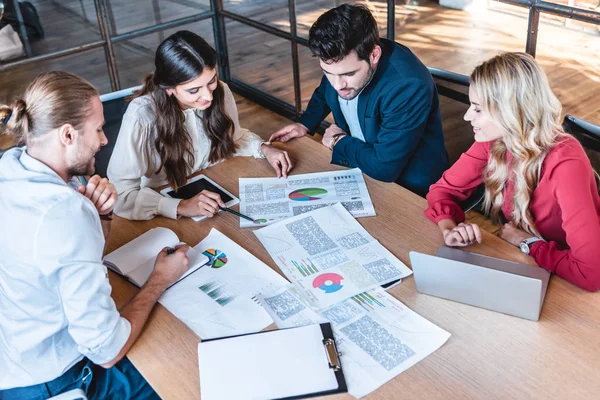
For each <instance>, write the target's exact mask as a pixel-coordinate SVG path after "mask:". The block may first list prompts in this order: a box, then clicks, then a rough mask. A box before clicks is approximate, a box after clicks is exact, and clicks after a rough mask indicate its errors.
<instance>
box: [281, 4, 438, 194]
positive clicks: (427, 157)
mask: <svg viewBox="0 0 600 400" xmlns="http://www.w3.org/2000/svg"><path fill="white" fill-rule="evenodd" d="M308 45H309V47H310V49H311V51H312V53H313V55H314V56H315V57H319V60H320V66H321V69H322V70H323V73H324V75H325V76H324V77H323V79H322V80H321V84H320V86H319V87H318V88H317V89H316V90H315V92H314V93H313V95H312V98H311V99H310V102H309V103H308V107H307V109H306V111H305V112H304V114H302V117H301V119H300V122H299V123H295V124H291V125H288V126H286V127H283V128H282V129H280V130H279V131H277V132H275V133H274V134H273V135H271V138H270V140H271V141H276V140H280V141H282V142H287V141H288V140H290V139H292V138H295V137H300V136H304V135H306V134H307V133H310V134H313V133H314V131H315V130H316V129H317V128H318V126H319V125H320V123H321V121H323V119H324V118H325V117H326V116H327V115H329V113H330V112H332V113H333V117H334V120H335V124H332V125H331V126H330V127H329V128H327V130H326V131H325V134H324V136H323V144H324V145H325V146H327V147H329V148H330V149H331V150H332V151H333V154H332V160H331V162H332V163H333V164H338V165H342V166H345V167H359V168H360V169H361V170H362V171H363V172H364V173H365V174H367V175H369V176H370V177H372V178H374V179H377V180H381V181H386V182H396V183H398V184H400V185H402V186H404V187H405V188H407V189H409V190H411V191H413V192H415V193H417V194H419V195H420V196H425V195H426V194H427V192H428V190H429V186H430V185H431V184H433V183H435V182H436V181H437V180H438V179H439V178H440V177H441V176H442V173H443V172H444V171H445V170H446V169H447V168H448V166H449V165H448V154H447V153H446V148H445V146H444V134H443V131H442V121H441V116H440V107H439V99H438V95H437V89H436V87H435V84H434V82H433V78H432V77H431V74H430V73H429V70H428V69H427V67H425V65H423V63H422V62H421V61H420V60H419V59H418V58H417V57H416V56H415V55H414V54H413V53H412V52H411V51H410V50H409V49H408V48H407V47H405V46H402V45H400V44H398V43H395V42H393V41H390V40H386V39H380V38H379V33H378V29H377V23H376V21H375V19H374V18H373V15H371V13H370V12H369V10H368V8H366V7H363V6H352V5H348V4H344V5H341V6H339V7H337V8H334V9H331V10H329V11H327V12H326V13H324V14H323V15H321V16H320V17H319V19H317V21H316V22H315V23H314V24H313V26H312V27H311V29H310V33H309V40H308Z"/></svg>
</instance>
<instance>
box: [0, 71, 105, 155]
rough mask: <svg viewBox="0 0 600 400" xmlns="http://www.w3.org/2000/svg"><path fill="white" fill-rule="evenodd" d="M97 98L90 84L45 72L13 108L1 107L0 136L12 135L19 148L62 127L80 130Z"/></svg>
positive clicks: (65, 74) (76, 78)
mask: <svg viewBox="0 0 600 400" xmlns="http://www.w3.org/2000/svg"><path fill="white" fill-rule="evenodd" d="M95 96H98V91H97V90H96V88H94V86H92V84H91V83H89V82H88V81H86V80H85V79H83V78H80V77H78V76H77V75H74V74H71V73H69V72H63V71H52V72H44V73H42V74H40V75H38V76H37V77H36V78H35V79H34V80H33V82H31V83H30V84H29V86H27V89H25V92H24V93H23V97H22V98H20V99H19V100H17V101H15V102H14V103H13V104H12V106H1V105H0V134H3V135H14V136H16V137H17V140H18V143H19V144H27V145H28V146H31V144H32V143H33V142H34V141H35V140H36V139H38V138H43V137H44V136H45V135H46V134H47V133H48V132H50V131H52V130H53V129H56V128H59V127H60V126H62V125H64V124H71V125H73V126H74V127H75V128H76V129H80V128H81V126H82V125H83V123H84V122H85V120H86V118H87V117H88V115H89V113H90V107H91V106H90V101H91V99H92V98H93V97H95Z"/></svg>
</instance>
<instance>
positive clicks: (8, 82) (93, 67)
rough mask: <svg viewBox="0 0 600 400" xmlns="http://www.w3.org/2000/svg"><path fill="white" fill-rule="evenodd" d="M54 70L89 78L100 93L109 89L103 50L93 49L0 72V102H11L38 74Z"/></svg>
mask: <svg viewBox="0 0 600 400" xmlns="http://www.w3.org/2000/svg"><path fill="white" fill-rule="evenodd" d="M55 70H63V71H68V72H72V73H74V74H77V75H79V76H81V77H83V78H85V79H87V80H89V81H90V82H91V83H92V84H93V85H94V86H96V88H97V89H98V90H99V91H100V93H108V92H110V91H111V88H110V81H109V79H108V70H107V68H106V61H105V58H104V51H103V50H102V49H95V50H88V51H85V52H83V53H78V54H74V55H71V56H66V57H61V58H58V59H56V60H49V61H40V62H37V63H35V64H33V65H25V66H22V67H18V68H15V69H12V70H10V71H7V72H3V73H0V87H1V88H2V90H0V104H8V103H11V102H12V101H13V100H14V99H15V98H16V97H17V96H18V95H20V94H21V93H23V91H24V90H25V88H26V87H27V85H29V83H30V82H31V81H32V80H33V79H34V78H35V77H36V76H37V75H38V74H40V73H42V72H46V71H55Z"/></svg>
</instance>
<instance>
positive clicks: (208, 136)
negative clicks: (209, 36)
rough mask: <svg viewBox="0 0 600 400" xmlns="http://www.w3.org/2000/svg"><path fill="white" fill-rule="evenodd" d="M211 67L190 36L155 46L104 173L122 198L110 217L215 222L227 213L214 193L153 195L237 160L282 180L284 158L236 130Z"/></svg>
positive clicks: (205, 50)
mask: <svg viewBox="0 0 600 400" xmlns="http://www.w3.org/2000/svg"><path fill="white" fill-rule="evenodd" d="M216 65H217V55H216V52H215V50H214V49H213V48H212V47H211V46H210V45H209V44H208V43H207V42H206V41H205V40H204V39H202V38H201V37H200V36H198V35H196V34H194V33H192V32H188V31H179V32H177V33H175V34H173V35H171V36H170V37H168V38H167V39H166V40H165V41H163V42H162V43H161V44H160V46H159V47H158V49H157V50H156V57H155V66H156V70H155V72H154V73H152V74H150V75H148V76H147V77H146V79H145V81H144V85H143V87H142V89H140V90H139V91H137V92H136V93H134V99H133V100H132V101H131V103H130V104H129V107H128V108H127V111H126V113H125V115H124V117H123V123H122V125H121V130H120V131H119V136H118V138H117V142H116V144H115V149H114V152H113V154H112V157H111V160H110V163H109V166H108V176H109V178H110V181H111V182H112V183H113V184H114V185H115V187H116V188H117V191H118V193H119V201H118V203H117V206H116V208H115V213H117V214H118V215H120V216H122V217H124V218H128V219H135V220H144V219H151V218H153V217H154V216H155V215H163V216H166V217H169V218H173V219H175V218H178V217H180V216H184V217H195V216H201V215H203V216H207V217H212V216H213V215H214V214H215V213H216V212H217V211H218V210H219V208H218V207H219V206H224V203H223V202H222V200H221V198H220V197H219V195H218V194H216V193H212V192H209V191H206V190H205V191H202V192H201V193H199V194H198V195H196V196H195V197H193V198H191V199H189V200H180V199H174V198H169V197H164V196H162V195H161V194H159V193H158V192H156V191H155V190H153V189H154V188H157V187H160V186H163V185H165V184H169V185H170V186H171V187H173V188H175V189H177V188H178V187H181V186H183V185H184V184H185V183H186V181H187V179H188V176H189V175H191V174H192V173H194V172H196V171H199V170H201V169H204V168H207V167H209V166H210V165H212V164H215V163H218V162H220V161H223V160H226V159H228V158H231V157H234V156H254V157H256V158H266V159H267V160H268V162H269V163H270V164H271V166H272V167H273V169H275V172H276V174H277V176H278V177H280V176H284V177H285V176H287V173H288V172H289V171H290V170H291V168H292V163H291V161H290V158H289V156H288V154H287V152H286V151H283V150H280V149H278V148H276V147H273V146H270V145H269V144H268V143H265V142H264V141H262V140H261V139H260V138H259V137H258V136H257V135H255V134H254V133H252V132H250V131H248V130H247V129H242V128H240V124H239V120H238V112H237V107H236V104H235V99H234V97H233V94H232V93H231V90H230V89H229V87H228V86H227V85H226V84H225V83H224V82H221V81H219V77H218V76H217V71H216Z"/></svg>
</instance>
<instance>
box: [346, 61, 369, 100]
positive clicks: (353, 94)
mask: <svg viewBox="0 0 600 400" xmlns="http://www.w3.org/2000/svg"><path fill="white" fill-rule="evenodd" d="M374 71H375V68H373V66H372V65H371V63H369V70H368V71H367V75H366V76H365V78H364V79H363V80H362V82H361V83H360V85H359V87H358V88H357V89H355V88H347V89H350V90H351V92H350V94H347V95H345V96H342V95H341V94H340V93H339V92H338V96H340V97H341V98H342V99H344V100H353V99H354V98H355V97H356V96H358V95H359V94H360V92H361V91H362V90H363V89H364V88H365V87H366V86H367V85H368V84H369V82H370V81H371V77H373V72H374Z"/></svg>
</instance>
